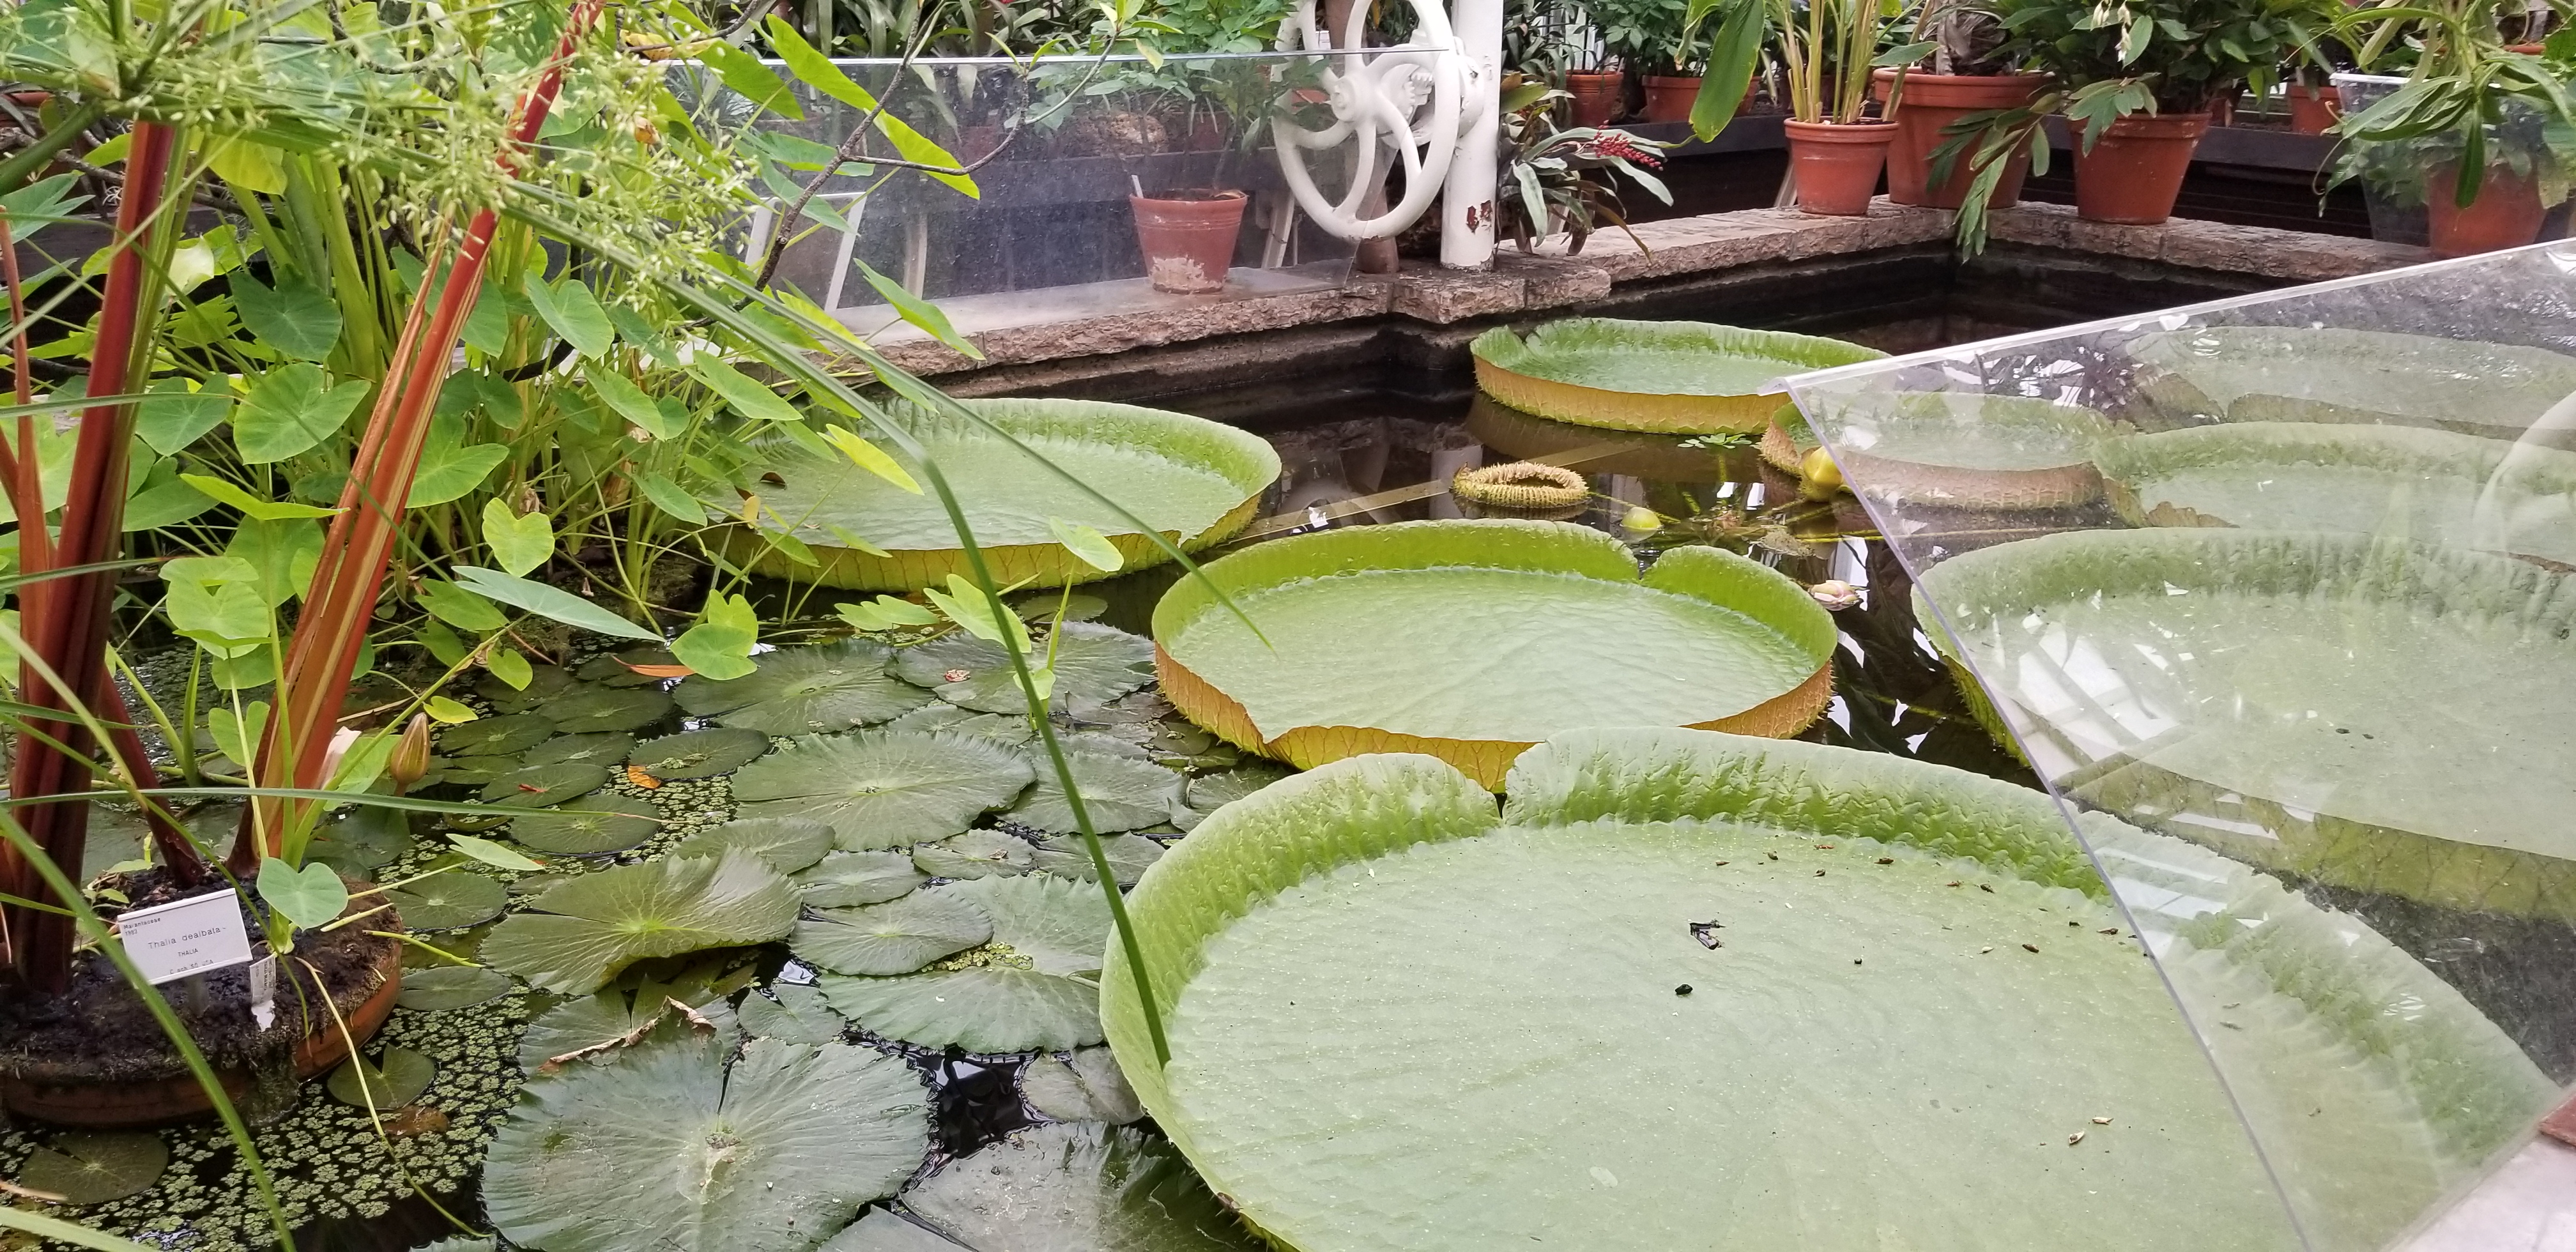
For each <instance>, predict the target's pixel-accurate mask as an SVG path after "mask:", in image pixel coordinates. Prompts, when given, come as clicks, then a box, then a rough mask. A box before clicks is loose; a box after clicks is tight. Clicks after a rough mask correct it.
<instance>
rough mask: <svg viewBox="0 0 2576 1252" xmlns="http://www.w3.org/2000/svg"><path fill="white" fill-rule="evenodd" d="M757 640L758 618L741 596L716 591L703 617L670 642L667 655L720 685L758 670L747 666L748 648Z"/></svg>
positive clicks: (749, 660)
mask: <svg viewBox="0 0 2576 1252" xmlns="http://www.w3.org/2000/svg"><path fill="white" fill-rule="evenodd" d="M759 638H760V615H759V614H758V613H755V612H753V611H752V608H751V601H750V600H749V599H747V598H745V597H743V596H734V595H726V594H724V593H723V592H716V593H714V594H711V595H709V596H708V597H707V607H706V618H705V620H703V621H700V622H699V623H698V624H697V625H695V626H692V627H690V628H689V629H688V630H687V631H686V632H685V633H683V634H682V635H681V636H680V637H679V638H677V639H674V640H672V641H671V655H672V656H675V657H678V658H679V660H680V663H681V664H683V665H686V666H688V667H689V668H690V669H691V670H694V671H696V672H697V673H699V674H702V675H704V676H706V677H707V678H710V679H714V680H716V681H718V682H722V681H724V680H726V679H732V678H742V677H746V676H748V675H750V674H751V673H752V672H753V671H755V670H756V669H758V668H759V667H758V666H755V665H753V664H752V663H751V649H752V645H753V644H754V643H756V642H758V640H759Z"/></svg>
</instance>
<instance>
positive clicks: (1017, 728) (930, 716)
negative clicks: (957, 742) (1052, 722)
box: [885, 698, 1038, 744]
mask: <svg viewBox="0 0 2576 1252" xmlns="http://www.w3.org/2000/svg"><path fill="white" fill-rule="evenodd" d="M885 729H887V730H945V731H953V732H955V733H957V734H961V735H979V736H981V737H983V738H986V739H990V740H992V741H994V742H995V743H1011V744H1018V743H1027V742H1029V741H1030V740H1032V739H1035V738H1037V737H1038V732H1036V731H1035V730H1032V729H1030V728H1029V719H1028V715H1027V714H1025V713H1023V714H1021V715H1019V716H1017V717H1014V716H1012V715H1011V714H1008V713H976V712H972V711H970V710H967V709H961V708H959V707H957V706H956V705H954V704H950V703H948V702H947V701H945V700H940V699H936V698H933V699H932V700H931V702H930V703H928V704H925V705H923V706H921V707H920V708H917V709H914V710H913V711H911V712H909V713H906V714H904V715H903V716H901V717H898V718H896V719H894V720H893V721H890V722H887V723H886V724H885Z"/></svg>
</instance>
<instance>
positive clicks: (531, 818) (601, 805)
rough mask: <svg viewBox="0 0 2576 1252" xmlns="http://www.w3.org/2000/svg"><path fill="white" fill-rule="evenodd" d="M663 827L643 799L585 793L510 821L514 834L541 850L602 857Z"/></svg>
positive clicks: (521, 840) (642, 840) (560, 853)
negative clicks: (588, 794)
mask: <svg viewBox="0 0 2576 1252" xmlns="http://www.w3.org/2000/svg"><path fill="white" fill-rule="evenodd" d="M660 828H661V821H660V819H659V817H657V816H656V815H655V814H654V812H653V806H651V805H649V804H646V803H645V802H643V801H641V800H637V799H633V798H630V797H627V796H620V795H601V796H583V797H582V798H581V799H578V800H575V801H573V802H571V803H569V804H565V805H562V806H560V807H557V808H552V809H542V810H539V811H537V812H533V813H522V814H520V815H518V816H517V817H515V818H513V819H512V820H511V822H510V837H511V838H513V839H516V840H518V841H519V842H521V843H524V844H526V845H528V846H529V847H531V848H534V849H536V850H537V851H539V852H552V853H556V854H558V855H561V856H599V855H601V854H604V853H609V852H623V851H625V850H626V849H628V848H631V847H634V846H635V845H636V844H639V843H642V842H644V841H645V840H647V839H650V838H652V837H653V832H654V831H656V830H658V829H660Z"/></svg>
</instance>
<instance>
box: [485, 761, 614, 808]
mask: <svg viewBox="0 0 2576 1252" xmlns="http://www.w3.org/2000/svg"><path fill="white" fill-rule="evenodd" d="M607 785H608V770H607V769H605V768H604V767H601V766H597V765H584V764H575V763H570V762H567V763H564V764H560V765H538V766H533V767H531V768H527V769H520V770H513V771H511V772H510V773H507V774H503V775H501V776H500V777H498V778H495V779H493V780H492V781H491V782H489V783H486V784H484V786H483V802H484V803H485V804H506V805H511V806H513V807H517V808H526V809H541V808H544V807H546V806H548V805H553V804H561V803H563V802H564V801H566V800H569V799H572V798H573V797H575V796H585V795H589V794H590V793H591V792H594V791H597V790H599V789H600V788H601V787H604V786H607Z"/></svg>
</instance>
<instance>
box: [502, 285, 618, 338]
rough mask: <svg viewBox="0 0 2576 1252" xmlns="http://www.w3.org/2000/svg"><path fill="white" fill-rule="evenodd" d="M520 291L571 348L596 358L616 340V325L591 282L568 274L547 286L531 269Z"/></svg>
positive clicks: (539, 315) (538, 314)
mask: <svg viewBox="0 0 2576 1252" xmlns="http://www.w3.org/2000/svg"><path fill="white" fill-rule="evenodd" d="M519 293H520V294H521V295H524V296H526V297H527V298H528V303H529V304H530V305H533V306H535V308H536V310H537V316H538V317H540V318H542V319H544V320H545V323H546V325H547V326H550V327H552V328H553V329H554V332H555V333H556V334H558V335H561V336H563V341H564V342H565V343H568V344H571V345H572V347H573V351H575V352H579V353H580V354H582V355H583V356H586V357H595V356H598V355H600V354H601V353H603V352H606V351H608V349H609V348H610V346H612V345H614V344H615V343H616V342H617V327H616V326H614V325H613V324H611V323H610V322H609V320H608V310H607V309H604V308H602V307H600V304H599V297H597V296H595V295H592V294H591V292H590V284H588V283H585V282H583V281H581V280H580V279H578V278H573V277H570V276H567V277H565V278H564V280H563V281H562V282H560V283H555V284H551V285H550V284H548V283H547V282H546V280H545V279H544V278H542V277H540V276H539V275H538V274H537V272H536V271H535V270H530V271H529V272H528V276H527V279H526V280H525V282H524V283H523V284H522V285H521V286H520V288H519Z"/></svg>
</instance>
